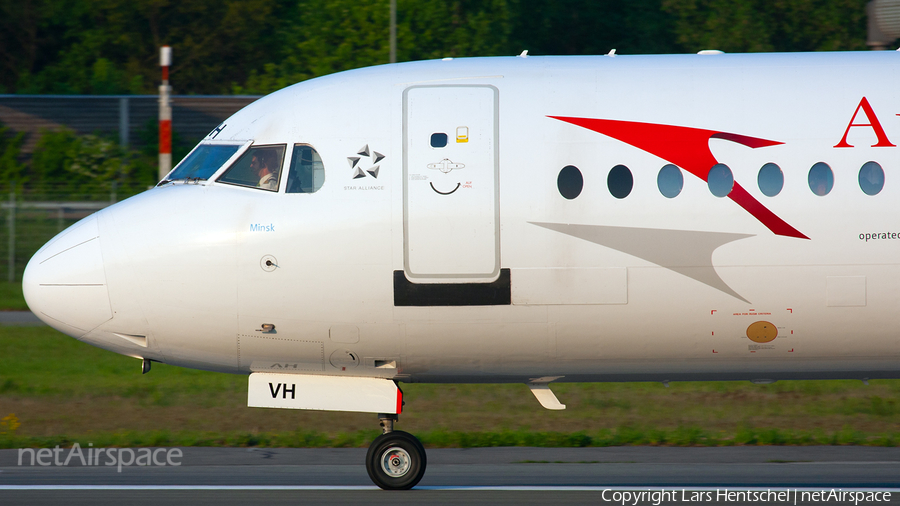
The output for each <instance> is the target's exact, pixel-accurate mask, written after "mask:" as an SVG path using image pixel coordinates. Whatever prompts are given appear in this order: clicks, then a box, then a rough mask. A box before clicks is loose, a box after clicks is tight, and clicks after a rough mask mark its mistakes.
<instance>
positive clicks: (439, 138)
mask: <svg viewBox="0 0 900 506" xmlns="http://www.w3.org/2000/svg"><path fill="white" fill-rule="evenodd" d="M446 145H447V134H441V133H437V134H431V147H433V148H442V147H444V146H446Z"/></svg>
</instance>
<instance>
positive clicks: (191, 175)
mask: <svg viewBox="0 0 900 506" xmlns="http://www.w3.org/2000/svg"><path fill="white" fill-rule="evenodd" d="M240 148H241V147H240V146H236V145H223V144H201V145H199V146H197V148H196V149H194V151H192V152H191V154H190V155H188V157H187V158H185V159H184V160H182V161H181V163H179V164H178V166H177V167H175V170H173V171H172V172H171V173H170V174H169V175H168V176H167V177H166V180H167V181H177V180H180V179H197V180H200V179H203V180H206V179H209V177H210V176H212V175H213V174H214V173H215V172H216V171H217V170H219V167H221V166H222V164H223V163H225V162H226V161H228V159H229V158H231V155H233V154H235V153H236V152H237V150H238V149H240Z"/></svg>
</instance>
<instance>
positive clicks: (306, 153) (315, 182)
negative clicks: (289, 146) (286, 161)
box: [285, 144, 325, 193]
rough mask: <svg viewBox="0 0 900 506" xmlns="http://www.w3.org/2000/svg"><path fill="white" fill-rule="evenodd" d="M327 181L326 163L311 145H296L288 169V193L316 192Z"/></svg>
mask: <svg viewBox="0 0 900 506" xmlns="http://www.w3.org/2000/svg"><path fill="white" fill-rule="evenodd" d="M324 183H325V165H324V164H322V159H321V158H319V153H317V152H316V150H315V149H313V148H312V147H311V146H306V145H303V144H295V145H294V154H293V156H291V168H290V171H288V183H287V190H285V191H286V192H287V193H315V192H317V191H319V188H321V187H322V184H324Z"/></svg>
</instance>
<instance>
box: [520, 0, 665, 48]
mask: <svg viewBox="0 0 900 506" xmlns="http://www.w3.org/2000/svg"><path fill="white" fill-rule="evenodd" d="M510 1H511V2H512V8H511V11H512V12H513V27H514V28H513V31H512V34H511V37H510V42H511V44H512V45H513V46H514V47H511V48H510V50H511V51H513V52H515V53H518V52H521V51H522V50H524V49H527V50H528V51H529V53H530V54H605V53H608V52H609V50H610V49H616V50H617V51H618V52H619V53H622V54H646V53H674V52H678V51H680V50H681V47H680V46H679V44H678V43H677V42H676V40H675V32H674V29H673V28H674V27H673V24H674V21H675V19H674V17H673V16H672V15H671V14H670V13H668V12H666V11H663V10H662V9H661V8H660V0H631V1H628V2H622V1H615V0H558V1H556V2H546V1H541V0H510Z"/></svg>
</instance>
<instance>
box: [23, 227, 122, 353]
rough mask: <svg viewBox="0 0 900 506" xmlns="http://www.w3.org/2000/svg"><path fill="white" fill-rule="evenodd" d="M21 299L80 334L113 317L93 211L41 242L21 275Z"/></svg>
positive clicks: (58, 325)
mask: <svg viewBox="0 0 900 506" xmlns="http://www.w3.org/2000/svg"><path fill="white" fill-rule="evenodd" d="M22 289H23V291H24V292H25V302H27V303H28V307H29V308H31V311H32V312H33V313H34V314H35V315H37V317H38V318H40V319H41V320H43V321H44V322H45V323H46V324H48V325H50V326H51V327H53V328H55V329H57V330H59V331H60V332H63V333H65V334H68V335H70V336H72V337H82V336H83V335H85V334H87V333H88V332H89V331H91V330H92V329H94V328H96V327H97V326H98V325H100V324H102V323H103V322H105V321H107V320H109V319H110V318H112V310H111V309H110V304H109V292H108V290H107V285H106V274H105V272H104V270H103V252H102V248H101V243H100V228H99V225H98V223H97V215H96V214H94V215H92V216H89V217H87V218H85V219H83V220H81V221H80V222H78V223H76V224H75V225H72V226H71V227H70V228H69V229H67V230H65V231H63V232H62V233H61V234H59V235H58V236H56V237H55V238H53V239H52V240H51V241H50V242H48V243H47V244H46V245H44V247H43V248H41V249H40V250H39V251H38V252H37V253H35V255H34V256H33V257H32V258H31V260H29V261H28V265H27V266H26V267H25V273H24V275H23V277H22Z"/></svg>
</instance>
